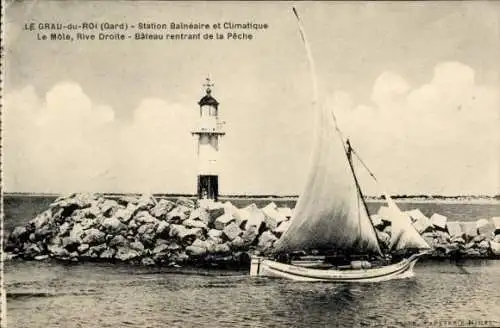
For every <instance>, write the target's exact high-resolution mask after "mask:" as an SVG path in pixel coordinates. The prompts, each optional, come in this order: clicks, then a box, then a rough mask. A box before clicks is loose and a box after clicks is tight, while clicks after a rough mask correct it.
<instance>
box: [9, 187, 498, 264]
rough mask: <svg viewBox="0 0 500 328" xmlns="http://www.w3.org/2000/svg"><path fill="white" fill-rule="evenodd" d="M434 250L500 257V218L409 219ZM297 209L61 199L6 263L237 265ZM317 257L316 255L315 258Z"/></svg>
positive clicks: (387, 224)
mask: <svg viewBox="0 0 500 328" xmlns="http://www.w3.org/2000/svg"><path fill="white" fill-rule="evenodd" d="M387 210H388V209H387V207H384V206H383V207H381V208H380V210H379V212H378V213H377V214H374V215H371V220H372V222H373V225H374V226H375V228H376V232H377V234H378V237H379V240H380V241H381V242H382V243H385V244H386V246H389V243H390V240H391V228H392V223H391V221H390V219H389V211H387ZM405 213H406V214H407V215H408V216H409V217H410V218H411V221H412V224H413V226H414V227H415V229H416V230H417V231H418V232H419V233H420V234H421V235H422V236H423V238H424V239H425V240H426V241H427V243H428V244H429V245H430V246H431V247H432V249H433V250H432V254H431V255H430V256H431V257H438V258H443V257H446V258H449V257H464V258H492V257H499V256H500V217H496V218H491V219H480V220H477V221H474V222H449V221H448V219H447V218H446V217H445V216H442V215H440V214H437V213H436V214H434V215H432V216H431V217H426V216H425V215H424V214H423V213H422V212H421V211H420V210H418V209H414V210H411V211H406V212H405ZM291 216H292V209H290V208H280V207H278V206H277V205H276V204H275V203H272V202H271V203H269V204H268V205H266V206H265V207H262V208H258V207H257V206H256V205H255V204H251V205H249V206H247V207H244V208H237V207H235V206H234V205H233V204H231V203H230V202H225V203H214V202H206V203H205V202H203V201H199V202H195V201H193V200H190V199H185V198H181V199H178V200H176V201H175V202H174V201H170V200H166V199H155V198H154V197H152V196H149V195H143V196H140V197H132V196H125V197H115V198H111V197H104V196H101V195H96V194H72V195H69V196H67V197H60V198H58V199H57V200H55V201H54V202H53V203H52V204H51V205H50V207H49V208H48V209H47V210H46V211H44V212H43V213H41V214H40V215H38V216H37V217H35V218H34V219H32V220H31V221H29V223H28V224H26V225H24V226H19V227H16V228H15V229H14V230H13V231H11V233H10V235H9V236H8V237H7V238H5V239H4V241H5V244H4V249H5V250H6V251H7V259H9V258H16V257H19V258H22V259H27V260H32V259H34V260H42V259H47V258H55V259H59V260H65V261H124V262H131V263H135V264H142V265H171V266H177V265H183V264H202V265H203V264H204V265H217V264H234V265H242V264H244V263H247V261H248V260H249V254H262V253H265V252H267V251H269V250H271V249H272V247H273V244H274V242H275V241H276V240H278V238H279V237H280V236H281V235H282V234H283V233H284V232H285V231H286V230H287V229H288V227H289V225H290V218H291ZM312 253H314V252H312Z"/></svg>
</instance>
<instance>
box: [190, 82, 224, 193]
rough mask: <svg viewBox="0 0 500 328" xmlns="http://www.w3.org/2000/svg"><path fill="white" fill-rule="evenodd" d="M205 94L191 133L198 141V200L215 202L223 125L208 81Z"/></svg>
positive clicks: (211, 85) (217, 191)
mask: <svg viewBox="0 0 500 328" xmlns="http://www.w3.org/2000/svg"><path fill="white" fill-rule="evenodd" d="M203 86H204V87H205V91H206V94H205V96H203V98H201V99H200V101H199V102H198V105H199V106H200V119H199V121H198V126H197V128H196V129H195V130H193V131H192V132H191V133H192V134H193V135H194V136H197V139H198V198H200V199H211V200H214V201H217V198H218V196H219V168H218V163H217V160H218V156H219V137H222V136H223V135H225V134H226V133H225V132H224V131H222V125H223V123H222V122H220V121H219V102H218V101H217V100H215V98H214V97H213V96H212V89H211V88H212V87H213V83H211V81H210V79H209V78H207V79H206V83H205V84H203Z"/></svg>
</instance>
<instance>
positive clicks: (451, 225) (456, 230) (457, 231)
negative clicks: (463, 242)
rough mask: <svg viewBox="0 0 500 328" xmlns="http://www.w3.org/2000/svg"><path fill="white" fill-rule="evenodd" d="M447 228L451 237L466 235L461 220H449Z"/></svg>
mask: <svg viewBox="0 0 500 328" xmlns="http://www.w3.org/2000/svg"><path fill="white" fill-rule="evenodd" d="M446 228H447V229H448V233H449V234H450V236H451V237H462V236H463V235H464V233H463V231H462V226H461V225H460V223H459V222H447V223H446Z"/></svg>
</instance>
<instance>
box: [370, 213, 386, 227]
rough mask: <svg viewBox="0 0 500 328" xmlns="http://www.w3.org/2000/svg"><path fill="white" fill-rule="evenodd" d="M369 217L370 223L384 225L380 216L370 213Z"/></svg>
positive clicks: (377, 225) (378, 225) (376, 225)
mask: <svg viewBox="0 0 500 328" xmlns="http://www.w3.org/2000/svg"><path fill="white" fill-rule="evenodd" d="M370 219H371V220H372V224H373V225H374V226H375V227H377V228H378V227H382V226H383V225H384V223H383V221H382V218H381V217H380V215H378V214H372V215H370Z"/></svg>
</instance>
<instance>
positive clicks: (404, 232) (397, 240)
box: [385, 194, 431, 250]
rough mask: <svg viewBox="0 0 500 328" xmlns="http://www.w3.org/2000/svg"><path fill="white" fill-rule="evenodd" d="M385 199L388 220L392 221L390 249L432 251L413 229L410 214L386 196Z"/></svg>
mask: <svg viewBox="0 0 500 328" xmlns="http://www.w3.org/2000/svg"><path fill="white" fill-rule="evenodd" d="M385 199H386V201H387V204H388V206H389V207H388V210H387V216H389V217H388V218H387V219H388V220H389V221H391V240H390V242H389V248H390V249H392V250H403V249H430V248H431V247H430V246H429V244H428V243H427V242H426V241H425V239H424V238H422V236H421V235H420V234H419V233H418V231H417V230H416V229H415V227H413V224H412V223H411V219H410V217H409V216H408V214H406V213H404V212H403V211H401V210H400V209H399V207H398V205H396V203H395V202H394V201H393V200H392V198H391V197H390V196H389V195H387V194H385Z"/></svg>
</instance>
